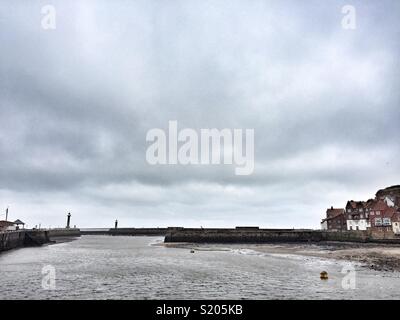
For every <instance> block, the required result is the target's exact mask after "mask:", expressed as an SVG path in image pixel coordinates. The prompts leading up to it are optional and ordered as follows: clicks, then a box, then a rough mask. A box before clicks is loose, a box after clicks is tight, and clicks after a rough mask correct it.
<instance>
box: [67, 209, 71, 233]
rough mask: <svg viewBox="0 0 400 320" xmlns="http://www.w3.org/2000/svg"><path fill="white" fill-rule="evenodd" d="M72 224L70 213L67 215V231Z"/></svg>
mask: <svg viewBox="0 0 400 320" xmlns="http://www.w3.org/2000/svg"><path fill="white" fill-rule="evenodd" d="M70 222H71V213H70V212H68V215H67V229H69V224H70Z"/></svg>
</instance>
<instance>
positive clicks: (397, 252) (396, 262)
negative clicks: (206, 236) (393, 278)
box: [162, 242, 400, 271]
mask: <svg viewBox="0 0 400 320" xmlns="http://www.w3.org/2000/svg"><path fill="white" fill-rule="evenodd" d="M162 245H164V246H166V247H173V248H187V249H194V250H213V251H216V250H221V251H225V250H231V249H250V250H254V251H257V252H261V253H270V254H293V255H302V256H312V257H321V258H327V259H336V260H347V261H355V262H358V263H360V264H361V265H362V266H364V267H367V268H370V269H373V270H379V271H400V245H386V244H372V243H349V242H320V243H314V244H304V243H279V244H242V245H240V244H232V245H229V244H195V243H164V244H162Z"/></svg>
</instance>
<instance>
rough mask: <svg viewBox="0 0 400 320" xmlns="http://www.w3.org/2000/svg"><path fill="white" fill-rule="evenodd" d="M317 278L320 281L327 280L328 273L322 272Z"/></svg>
mask: <svg viewBox="0 0 400 320" xmlns="http://www.w3.org/2000/svg"><path fill="white" fill-rule="evenodd" d="M319 277H320V278H321V280H328V272H326V271H322V272H321V273H320V274H319Z"/></svg>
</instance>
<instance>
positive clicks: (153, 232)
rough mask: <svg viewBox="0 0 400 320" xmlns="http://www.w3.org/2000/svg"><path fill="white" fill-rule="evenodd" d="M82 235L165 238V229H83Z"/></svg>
mask: <svg viewBox="0 0 400 320" xmlns="http://www.w3.org/2000/svg"><path fill="white" fill-rule="evenodd" d="M81 234H82V235H109V236H165V235H166V234H167V228H117V229H115V228H111V229H99V228H93V229H84V230H82V231H81Z"/></svg>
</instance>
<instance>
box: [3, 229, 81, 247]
mask: <svg viewBox="0 0 400 320" xmlns="http://www.w3.org/2000/svg"><path fill="white" fill-rule="evenodd" d="M77 236H80V230H79V229H75V228H72V229H50V230H31V229H29V230H17V231H5V232H0V252H2V251H6V250H11V249H15V248H21V247H30V246H41V245H43V244H45V243H50V242H53V241H54V240H56V239H58V238H67V237H77Z"/></svg>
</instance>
